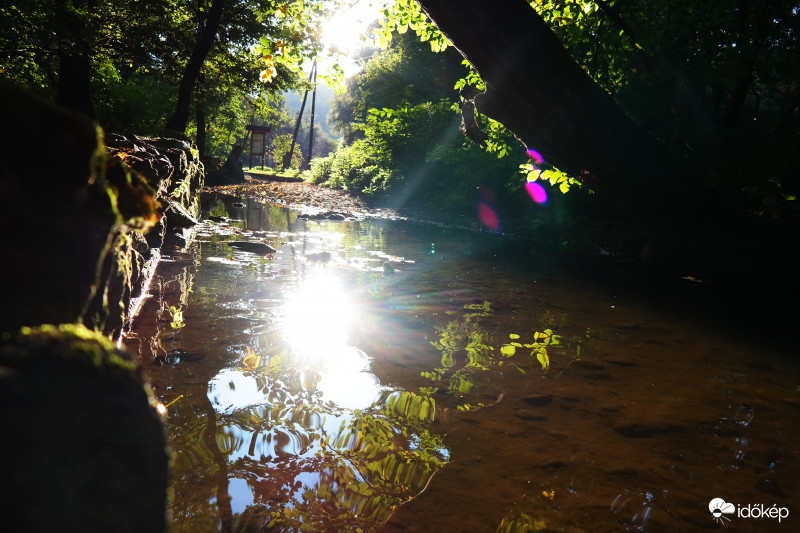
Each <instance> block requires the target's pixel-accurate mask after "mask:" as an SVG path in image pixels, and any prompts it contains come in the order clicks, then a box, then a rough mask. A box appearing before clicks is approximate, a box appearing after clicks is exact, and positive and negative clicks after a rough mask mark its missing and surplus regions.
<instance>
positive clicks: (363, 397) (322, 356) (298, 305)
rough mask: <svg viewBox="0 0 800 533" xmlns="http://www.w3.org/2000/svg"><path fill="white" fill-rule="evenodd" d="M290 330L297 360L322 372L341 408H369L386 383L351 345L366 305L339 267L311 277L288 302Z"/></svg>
mask: <svg viewBox="0 0 800 533" xmlns="http://www.w3.org/2000/svg"><path fill="white" fill-rule="evenodd" d="M285 320H286V321H285V326H284V332H285V336H286V339H287V341H288V343H289V346H290V348H291V351H292V353H293V356H294V358H295V359H296V360H298V361H301V362H302V363H303V364H305V365H309V366H311V367H312V368H314V369H315V370H316V371H318V372H319V373H320V376H321V379H320V381H319V383H317V390H319V391H320V392H321V393H322V394H323V397H324V398H325V399H326V400H328V401H332V402H333V403H335V404H336V405H338V406H339V407H344V408H348V409H364V408H366V407H368V406H370V405H371V404H372V403H373V402H374V401H375V398H376V396H377V395H378V393H379V392H380V391H381V389H382V387H381V386H380V383H379V382H378V379H377V378H376V377H375V376H374V375H373V374H371V373H370V372H369V366H370V358H369V356H368V355H367V354H366V353H364V352H363V351H362V350H360V349H358V348H357V347H355V346H352V345H350V344H348V341H350V337H351V332H352V330H353V328H354V327H356V326H357V325H358V323H359V321H360V320H361V316H360V309H359V307H358V305H357V304H356V303H355V302H354V301H353V298H352V296H351V295H350V294H349V293H348V292H347V290H346V289H345V287H344V285H343V283H342V281H341V279H339V277H338V276H337V275H336V273H335V271H333V270H328V269H319V270H318V271H316V272H313V273H311V274H310V276H308V277H307V278H306V279H305V280H304V281H303V282H302V284H301V286H300V287H299V288H298V290H297V292H295V293H294V294H293V295H292V296H290V297H289V299H288V301H287V304H286V319H285Z"/></svg>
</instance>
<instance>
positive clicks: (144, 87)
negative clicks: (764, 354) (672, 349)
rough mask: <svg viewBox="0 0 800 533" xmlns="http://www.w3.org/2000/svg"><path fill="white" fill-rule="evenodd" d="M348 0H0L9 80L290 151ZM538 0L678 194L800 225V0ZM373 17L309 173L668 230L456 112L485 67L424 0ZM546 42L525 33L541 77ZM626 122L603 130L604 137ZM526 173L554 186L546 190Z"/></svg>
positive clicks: (131, 125)
mask: <svg viewBox="0 0 800 533" xmlns="http://www.w3.org/2000/svg"><path fill="white" fill-rule="evenodd" d="M362 1H363V2H365V1H366V0H362ZM420 3H421V4H423V7H424V4H426V2H420ZM428 3H431V2H428ZM472 3H475V2H472ZM350 4H352V2H349V3H347V2H330V1H327V2H326V1H309V2H273V1H270V0H250V1H244V0H180V1H176V0H156V1H152V2H140V1H138V0H122V1H115V2H111V1H110V0H72V1H70V2H59V1H54V0H31V1H28V2H25V3H19V4H17V5H11V6H4V7H2V8H0V17H1V23H0V61H1V62H2V63H0V78H2V79H3V80H4V81H7V82H10V83H12V84H14V85H16V86H20V87H24V88H26V89H28V90H30V91H33V92H35V93H37V94H39V95H41V96H43V97H45V98H48V99H51V100H54V101H56V102H57V103H60V104H62V105H64V106H66V107H70V108H72V109H76V110H78V111H81V112H83V113H86V114H89V115H91V116H93V117H95V118H96V119H97V121H98V122H99V123H100V124H101V125H102V126H103V128H104V129H105V130H106V131H108V132H123V131H124V132H133V133H136V134H138V135H143V136H154V135H160V134H164V133H165V132H172V133H176V132H177V133H178V134H185V135H187V136H188V137H189V138H191V139H192V140H193V142H194V143H195V145H196V146H197V149H198V150H199V152H200V155H201V158H202V159H203V160H205V161H206V162H208V164H209V165H215V164H216V163H217V162H219V161H221V160H224V159H225V158H226V157H227V156H228V154H229V153H230V150H231V147H232V146H233V145H234V144H237V143H241V142H243V141H244V139H245V136H246V130H245V128H246V126H247V125H250V124H255V125H262V126H267V127H269V128H271V130H272V132H273V133H272V135H271V139H270V140H269V141H268V142H269V148H268V155H269V156H270V160H271V161H275V162H279V161H281V160H282V156H283V154H284V153H285V152H286V151H288V150H289V147H290V146H291V145H292V143H291V137H292V136H291V134H292V133H293V130H294V121H295V118H296V117H295V116H294V115H293V113H290V112H289V110H288V108H287V106H286V104H285V95H286V92H287V91H290V90H295V91H303V90H308V89H311V88H312V87H311V84H310V83H309V81H308V78H307V73H308V70H309V68H310V62H311V61H312V60H314V59H319V60H320V61H321V62H322V61H327V59H326V56H328V55H331V54H333V53H335V52H336V50H335V49H333V48H335V47H331V46H328V47H327V49H326V47H325V42H324V29H325V24H326V20H328V19H329V17H330V16H331V14H332V13H333V12H334V11H335V10H337V9H340V8H342V7H345V8H347V7H349V6H350ZM530 4H531V7H532V8H533V9H534V10H535V11H536V13H537V14H538V16H539V17H540V18H541V19H542V20H544V21H545V22H546V24H547V26H548V27H549V29H550V31H551V32H552V33H554V34H555V35H556V36H557V38H558V40H559V42H560V43H561V45H562V46H563V47H564V49H566V50H567V52H569V54H570V55H571V56H572V58H574V60H575V61H576V62H577V63H578V64H579V65H580V67H581V68H582V69H583V71H585V72H586V73H587V74H588V75H589V76H591V79H592V80H593V81H594V83H595V84H597V85H599V86H600V87H601V88H602V90H604V91H605V92H607V93H608V94H609V95H611V96H612V97H613V100H614V102H615V103H616V105H617V106H619V108H620V109H621V110H622V111H623V112H624V113H625V115H627V116H628V117H629V118H631V119H632V120H633V121H634V122H635V123H636V124H637V125H638V127H640V128H641V129H642V131H643V132H645V134H646V135H650V136H652V137H653V138H654V139H656V140H657V141H658V142H659V143H661V144H662V145H663V146H664V147H666V148H667V149H668V150H669V154H670V157H671V158H672V159H673V160H677V161H680V162H681V168H687V169H691V172H687V173H686V174H685V175H674V176H671V177H670V184H669V186H668V187H667V188H664V187H663V186H661V188H659V189H658V190H657V193H658V195H660V196H662V197H663V196H665V195H673V194H674V197H675V199H674V208H675V210H676V211H677V210H680V209H681V208H682V207H683V204H684V203H685V202H687V198H689V197H693V198H695V199H697V198H700V200H699V203H698V201H693V202H692V203H691V209H692V210H697V209H698V207H699V208H700V209H707V210H708V212H709V217H708V218H712V219H713V218H714V217H716V209H717V206H718V205H725V206H727V208H728V209H729V210H732V211H735V212H736V213H738V214H739V215H741V218H740V219H739V222H740V223H741V224H743V225H744V226H746V227H748V228H752V227H755V226H758V230H757V233H758V234H759V235H763V234H764V232H766V233H767V234H771V235H772V236H775V235H776V232H775V231H772V230H771V229H770V228H773V227H779V226H781V225H783V226H785V227H794V226H795V225H796V223H797V218H798V207H797V192H798V184H799V183H800V178H799V176H800V87H798V80H800V53H798V52H799V51H798V29H799V28H800V24H799V22H800V12H799V8H798V6H797V5H796V4H795V3H794V2H791V1H788V0H740V1H737V2H716V3H711V4H709V3H708V2H700V1H694V0H692V1H688V2H687V1H680V2H678V1H677V0H662V1H659V2H652V1H647V0H634V1H629V2H615V1H610V0H601V1H582V0H560V1H543V0H539V1H534V2H530ZM498 9H500V8H499V7H498ZM371 30H372V31H371V33H370V32H368V33H369V36H370V38H369V39H368V40H366V41H365V42H364V46H363V47H362V48H361V49H359V50H357V51H352V50H351V51H350V55H351V58H353V59H355V60H356V61H357V62H358V63H359V64H360V65H361V66H362V69H361V70H360V72H359V73H358V74H355V75H353V76H351V77H349V78H348V79H346V80H344V79H343V77H342V71H341V69H339V68H338V67H330V68H327V69H326V70H325V71H324V72H322V74H321V75H320V77H319V81H321V82H322V83H328V84H330V85H332V86H334V87H336V88H337V89H338V90H339V91H341V92H340V94H338V95H337V96H335V97H334V98H333V99H332V101H331V104H330V105H331V113H330V115H329V117H328V120H329V125H330V128H331V130H332V132H333V136H331V135H328V134H327V132H325V131H323V128H321V127H320V126H319V120H320V117H317V124H315V139H316V140H315V148H314V153H313V154H312V156H313V158H314V159H313V162H312V165H311V169H310V171H308V172H307V173H306V177H307V178H308V179H309V180H312V181H314V182H316V183H320V184H324V185H327V186H329V187H334V188H341V189H344V190H347V191H354V192H358V193H362V194H365V195H367V196H369V197H372V198H374V199H375V200H376V201H381V202H384V203H389V204H391V205H394V206H401V205H406V204H409V203H411V204H418V205H420V206H423V207H425V206H427V207H429V208H435V209H438V210H442V211H444V212H447V213H450V214H451V215H452V216H455V217H458V216H472V215H474V212H475V210H476V205H478V204H488V205H490V206H491V207H492V210H493V212H495V213H497V220H495V219H490V220H483V219H482V220H481V222H482V226H483V227H484V228H485V229H490V230H495V231H499V230H502V229H504V228H506V227H513V228H515V230H517V231H521V232H523V233H528V234H536V235H538V236H540V237H541V238H543V239H544V240H546V241H547V242H549V243H550V244H552V245H553V246H556V245H558V244H559V243H564V242H566V241H568V242H573V243H574V242H577V241H581V242H580V243H579V244H576V246H577V245H579V246H583V247H586V246H587V245H588V246H598V247H599V246H606V245H610V246H612V247H613V246H614V245H617V246H619V247H623V246H625V245H626V244H625V243H622V242H620V241H621V240H622V236H621V234H620V232H619V231H618V230H619V228H620V227H621V225H620V221H623V222H624V224H622V225H624V226H625V227H628V228H633V229H631V230H630V231H631V233H636V234H637V235H639V236H637V237H636V238H633V241H635V242H634V243H633V245H632V246H631V249H641V248H642V247H643V246H644V244H645V243H646V239H644V238H643V237H641V235H643V234H650V235H652V234H654V233H656V232H657V231H659V230H656V229H654V228H652V227H647V225H648V221H647V220H642V219H641V217H640V216H637V215H636V214H631V213H621V212H620V210H619V209H618V206H615V205H614V203H615V202H614V199H613V198H608V197H607V196H605V197H602V196H601V197H600V198H597V197H595V196H593V184H592V182H591V180H589V179H587V176H583V175H581V174H580V172H574V171H573V172H570V173H565V172H561V171H560V170H559V168H558V164H559V162H558V161H545V160H544V158H542V156H541V154H539V152H538V151H537V148H538V147H537V146H524V145H523V144H521V143H520V142H518V141H517V140H516V139H515V138H514V135H513V134H512V133H511V132H509V131H508V130H507V129H505V128H504V127H503V125H501V124H500V123H498V122H496V121H493V120H491V119H489V118H488V117H486V116H485V115H483V114H482V113H481V112H480V106H478V111H477V113H476V114H475V115H474V116H475V118H474V119H473V118H472V115H469V114H467V113H464V112H463V109H462V106H465V102H466V103H471V101H472V97H473V96H474V95H475V94H478V93H480V92H481V91H482V90H483V89H484V88H485V85H484V82H483V80H482V79H481V78H480V76H479V75H478V73H477V72H476V71H475V70H473V69H472V68H471V67H470V65H469V63H468V62H466V61H464V58H463V57H462V55H461V54H459V53H458V51H457V50H456V49H455V48H454V47H452V46H451V43H450V42H449V41H448V40H447V38H446V37H445V36H444V35H443V34H441V33H440V32H438V30H437V29H436V28H435V27H434V26H433V25H431V23H430V21H429V20H428V19H427V18H426V17H425V15H424V13H423V12H422V11H421V10H420V7H419V6H418V5H417V4H416V3H414V2H412V1H410V0H398V1H397V2H393V3H389V4H388V5H387V6H386V7H385V8H384V9H383V10H382V11H381V12H380V16H379V20H377V21H375V22H374V24H373V25H372V27H371ZM491 32H495V34H498V35H500V34H502V32H503V28H502V27H500V28H488V29H487V33H490V34H491ZM543 59H544V58H539V57H537V55H536V51H529V57H528V58H527V59H526V61H527V63H526V65H529V67H530V70H531V71H532V72H533V73H534V75H535V72H536V71H537V69H538V68H539V65H540V63H542V62H543ZM328 64H330V63H328ZM542 83H546V80H542ZM559 90H561V91H563V92H564V93H569V91H570V90H571V88H570V87H563V88H559ZM306 116H308V110H307V111H306ZM471 120H474V121H475V123H474V125H475V126H477V127H478V128H479V130H475V129H473V128H472V126H473V123H472V122H471ZM569 127H570V125H569V124H568V123H567V122H565V128H569ZM309 128H310V124H309V123H308V119H306V122H305V123H304V125H303V127H302V128H301V131H300V134H299V136H298V139H299V140H298V142H297V143H296V145H295V151H296V155H295V157H294V158H292V163H291V165H292V166H299V165H301V164H302V161H304V160H305V159H306V155H307V154H304V153H303V151H305V150H307V146H306V143H305V142H303V141H302V140H303V139H307V138H308V136H309ZM601 128H602V126H601ZM303 130H305V131H303ZM464 133H467V134H471V135H468V136H465V135H464ZM614 134H615V132H614V131H613V130H610V131H608V132H607V134H606V135H607V136H608V137H611V138H612V139H611V142H613V136H614ZM470 137H472V138H470ZM598 140H599V139H598ZM624 142H625V140H624V138H622V137H621V138H620V140H619V143H624ZM621 149H622V150H623V151H624V149H625V147H624V146H622V148H621ZM631 155H632V157H633V156H634V155H635V154H631ZM643 181H646V179H645V180H643ZM532 182H536V183H540V184H543V186H544V188H543V189H542V190H543V191H544V193H545V194H546V196H547V202H546V203H545V202H543V201H541V200H543V198H544V197H543V196H541V192H540V191H539V189H535V190H536V193H534V192H533V190H534V189H532V187H531V183H532ZM564 192H569V194H567V195H566V196H562V194H561V193H564ZM653 194H655V193H653ZM537 195H538V197H537ZM686 205H689V204H686ZM646 209H647V206H646V205H645V206H644V207H643V208H642V209H641V210H640V211H645V210H646ZM472 218H474V216H472ZM612 219H613V220H614V221H615V222H613V223H611V225H610V228H608V229H606V230H605V231H604V230H603V229H602V228H604V227H606V223H605V222H604V221H608V220H612ZM640 225H641V227H640ZM576 228H578V229H579V231H578V232H577V233H576V231H575V229H576ZM591 228H593V229H591ZM765 228H766V229H765ZM685 231H686V228H681V230H680V231H679V232H678V233H683V232H685ZM612 235H613V236H612ZM781 235H782V234H781ZM746 238H748V239H749V238H755V237H752V236H751V235H748V236H747V237H746ZM609 239H610V240H612V241H616V242H611V243H608V242H607V241H608V240H609ZM628 244H630V243H628ZM667 248H668V249H669V247H667ZM670 253H671V251H670Z"/></svg>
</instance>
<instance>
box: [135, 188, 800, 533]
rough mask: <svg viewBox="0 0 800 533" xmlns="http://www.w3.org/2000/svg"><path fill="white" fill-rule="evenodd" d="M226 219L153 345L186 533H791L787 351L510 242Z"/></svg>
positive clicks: (799, 469)
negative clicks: (262, 252) (761, 511)
mask: <svg viewBox="0 0 800 533" xmlns="http://www.w3.org/2000/svg"><path fill="white" fill-rule="evenodd" d="M233 202H234V200H232V199H218V198H215V197H209V198H206V199H205V204H206V205H205V209H206V211H207V212H208V213H210V214H213V215H222V216H226V217H229V218H230V220H227V221H224V222H204V223H202V224H201V225H200V226H199V227H198V228H197V229H196V238H197V241H196V242H195V244H194V245H192V246H191V247H190V248H189V249H188V250H184V251H182V252H179V253H176V255H180V256H181V257H182V258H183V260H184V261H185V262H187V264H189V265H190V266H189V267H187V268H185V269H184V270H183V271H181V272H182V273H181V276H180V279H179V280H177V281H175V280H173V283H172V285H170V282H169V280H166V281H165V282H164V283H165V286H167V287H170V286H174V285H176V284H177V285H180V286H181V287H182V289H183V292H182V296H181V297H179V298H177V299H176V300H175V301H176V302H178V305H177V306H175V307H176V308H178V309H180V310H181V311H182V316H180V315H178V316H177V319H175V316H174V315H173V319H174V321H173V327H169V325H167V326H166V329H163V330H162V331H161V333H158V334H157V338H154V339H150V340H145V342H144V343H143V344H149V345H150V346H157V348H155V349H154V353H155V354H156V356H157V364H152V365H149V366H148V367H147V371H148V374H149V378H150V380H151V381H152V383H153V386H154V390H155V392H156V395H157V397H158V398H159V400H160V401H161V402H163V403H164V404H166V405H168V416H167V420H168V426H169V434H170V442H171V445H172V449H173V451H174V454H175V464H174V476H173V477H174V482H173V491H174V501H173V504H172V508H171V512H172V521H173V529H174V531H267V530H270V531H358V530H359V529H360V530H362V531H375V530H382V531H405V532H407V531H445V532H451V531H452V532H456V531H465V532H466V531H519V532H522V531H535V530H537V529H538V530H548V531H687V530H694V529H701V528H702V529H706V528H718V527H724V528H735V529H736V530H737V531H796V530H798V524H799V523H800V521H798V519H797V516H796V515H795V513H798V512H800V500H799V499H798V497H797V493H796V487H795V485H796V483H797V481H796V480H797V479H800V475H798V474H800V463H798V458H797V451H798V449H797V448H798V443H800V435H798V433H800V431H798V423H797V422H798V413H800V411H798V409H799V408H800V393H798V385H800V374H798V364H797V362H796V361H795V360H793V359H792V355H794V354H790V353H788V351H787V352H785V353H782V352H780V351H775V350H771V349H768V348H766V347H765V346H762V345H759V344H755V343H751V342H748V341H745V340H743V339H744V336H743V337H742V338H738V337H737V336H732V335H729V334H721V333H719V332H718V331H719V330H718V329H716V328H711V327H709V326H708V325H707V324H706V323H705V321H704V320H703V317H702V316H697V313H693V312H691V310H690V309H682V308H681V307H680V306H679V305H677V306H676V305H673V306H670V307H663V306H661V304H657V303H655V302H650V301H649V300H648V299H647V298H646V297H644V296H641V295H639V294H637V291H636V290H632V289H630V288H625V287H622V286H613V285H609V284H600V283H597V282H592V281H587V280H585V279H582V278H580V277H576V276H573V275H568V274H566V273H564V272H562V271H559V270H557V269H555V268H554V267H553V266H552V265H551V262H550V261H537V260H536V258H535V257H534V258H533V259H531V258H530V256H529V254H528V250H526V249H524V246H523V245H521V244H519V243H515V242H514V241H511V240H508V239H505V238H504V237H499V236H497V235H487V234H480V233H474V232H470V231H464V230H458V229H446V228H442V227H438V226H433V225H419V224H413V223H410V222H407V221H401V220H380V219H366V220H351V221H347V222H329V221H325V222H318V221H306V220H300V219H298V213H297V212H295V211H289V210H286V209H284V208H281V207H275V206H273V207H263V206H259V205H258V204H255V203H251V202H245V204H246V205H245V206H244V207H242V208H237V207H233ZM230 240H234V241H242V240H264V242H266V243H268V244H270V245H271V246H273V247H274V248H276V249H277V252H276V253H275V254H274V257H261V256H256V255H254V254H252V253H249V252H245V251H241V250H239V249H237V248H234V247H231V246H229V245H227V244H226V241H230ZM328 254H329V255H328ZM187 257H188V258H190V260H188V261H186V258H187ZM520 257H526V258H527V259H525V260H522V259H520ZM401 259H404V260H405V261H401ZM687 283H688V282H687ZM629 285H630V284H629ZM162 322H163V321H162ZM167 322H169V321H167ZM745 327H747V317H746V315H745V316H743V317H742V328H745ZM139 334H140V336H144V335H145V333H144V332H143V331H142V332H139ZM512 336H513V337H512ZM517 336H518V337H517ZM512 343H517V344H518V345H517V346H514V345H512ZM512 346H513V348H512ZM512 351H513V352H514V353H513V354H512V353H511V352H512ZM545 354H546V357H545ZM545 363H547V364H548V366H547V368H546V369H545V368H544V366H545ZM717 497H719V498H722V499H723V500H725V502H728V503H733V504H734V513H733V514H729V513H722V512H721V511H722V510H723V508H724V510H725V511H728V510H730V509H729V508H728V507H727V506H721V504H720V503H719V502H716V503H715V504H714V505H712V507H715V508H719V509H720V511H719V512H718V513H717V514H718V515H719V516H715V515H714V514H712V512H711V510H710V509H709V503H710V501H711V500H712V499H713V498H717ZM753 505H763V506H764V508H766V509H768V510H769V509H772V508H773V506H774V508H775V512H777V514H782V513H783V510H786V511H787V512H788V513H789V516H788V517H780V522H779V519H778V518H777V517H776V518H772V517H761V518H747V517H746V515H747V513H748V512H750V513H751V514H752V512H753V509H754V507H753ZM748 506H749V507H748ZM743 509H744V510H743ZM741 515H744V516H741ZM716 522H719V523H721V524H722V525H719V524H717V523H716ZM270 528H272V529H270Z"/></svg>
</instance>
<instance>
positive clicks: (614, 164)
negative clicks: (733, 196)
mask: <svg viewBox="0 0 800 533" xmlns="http://www.w3.org/2000/svg"><path fill="white" fill-rule="evenodd" d="M417 2H418V3H419V5H420V6H421V8H422V10H423V11H424V12H425V13H426V14H427V15H428V16H429V17H430V18H431V20H433V21H434V23H435V24H436V25H437V26H438V28H439V29H440V30H441V31H442V32H443V33H444V34H445V35H446V36H447V37H448V38H449V39H450V41H451V42H452V43H453V44H454V45H455V47H456V48H457V49H458V50H459V52H460V53H461V54H462V55H463V56H464V57H465V58H466V59H467V60H468V61H469V62H470V63H471V64H472V65H473V67H474V68H475V69H476V70H477V71H478V72H479V73H480V75H481V77H482V78H483V80H484V81H485V82H486V86H487V90H486V92H485V93H484V94H479V95H478V96H476V97H475V100H474V101H475V105H476V107H477V109H478V111H479V112H481V113H483V114H485V115H487V116H489V117H491V118H493V119H495V120H497V121H499V122H500V123H502V124H503V125H505V126H506V127H507V128H508V129H510V130H511V131H513V132H514V133H515V134H516V136H517V137H518V138H519V139H520V140H521V141H522V142H523V143H524V144H525V145H526V146H527V147H529V148H534V149H536V150H537V151H539V152H540V153H541V154H542V155H543V156H544V157H545V160H546V161H547V162H548V163H551V164H553V165H554V166H556V167H558V168H560V169H561V170H564V171H566V172H568V173H570V174H571V175H573V176H575V177H577V178H579V179H582V180H583V181H584V182H585V183H586V184H587V185H588V186H589V187H590V188H592V189H593V190H595V191H596V192H597V193H598V194H600V195H602V196H603V197H604V198H605V199H607V200H608V201H609V202H610V203H612V204H613V205H615V206H617V207H618V208H620V209H622V210H624V211H627V212H629V213H632V214H639V215H645V213H647V214H650V215H652V214H653V212H652V205H653V204H654V203H657V201H658V200H659V199H660V198H662V197H663V196H665V191H666V187H667V180H668V178H669V177H671V176H672V175H673V172H676V171H677V168H676V167H677V166H678V162H677V161H676V160H675V159H674V158H672V157H671V156H670V154H669V152H668V150H667V149H666V147H664V146H663V145H662V144H661V143H659V142H658V141H657V140H656V139H655V138H653V137H652V136H651V135H650V134H649V133H648V132H646V131H645V130H643V129H642V128H640V127H639V126H638V125H636V124H635V123H634V122H633V121H632V120H631V119H630V118H629V117H628V116H627V115H625V114H624V113H623V112H622V110H621V109H620V108H619V107H618V106H617V104H616V102H615V101H614V99H613V98H612V97H611V95H609V94H608V93H607V92H606V91H605V90H604V89H602V88H601V87H600V86H599V85H597V84H596V83H595V82H594V81H593V80H592V79H591V78H590V77H589V75H588V74H587V73H586V72H584V71H583V69H582V68H581V67H580V65H578V63H577V62H576V61H575V60H574V59H573V58H572V57H571V56H570V55H569V54H568V53H567V51H566V50H565V49H564V47H563V45H562V44H561V42H560V41H559V39H558V38H557V37H556V35H555V34H554V33H553V32H552V31H551V30H550V28H549V27H548V26H547V23H545V22H544V20H543V19H542V18H541V17H540V16H539V15H538V14H537V13H536V11H534V10H533V8H531V7H530V5H528V3H527V2H526V1H525V0H498V1H497V2H484V1H482V0H466V1H462V2H459V3H458V5H457V6H456V5H454V4H453V3H452V2H451V1H448V0H417Z"/></svg>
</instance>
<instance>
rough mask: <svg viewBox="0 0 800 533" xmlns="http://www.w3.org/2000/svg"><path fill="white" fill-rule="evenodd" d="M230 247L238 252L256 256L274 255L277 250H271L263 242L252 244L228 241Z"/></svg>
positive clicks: (251, 242)
mask: <svg viewBox="0 0 800 533" xmlns="http://www.w3.org/2000/svg"><path fill="white" fill-rule="evenodd" d="M228 244H229V245H230V246H233V247H234V248H238V249H240V250H244V251H245V252H251V253H254V254H258V255H269V254H274V253H275V252H277V251H278V250H276V249H275V248H273V247H272V246H270V245H268V244H264V243H263V242H253V241H230V242H228Z"/></svg>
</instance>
